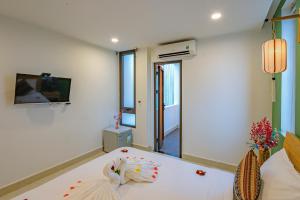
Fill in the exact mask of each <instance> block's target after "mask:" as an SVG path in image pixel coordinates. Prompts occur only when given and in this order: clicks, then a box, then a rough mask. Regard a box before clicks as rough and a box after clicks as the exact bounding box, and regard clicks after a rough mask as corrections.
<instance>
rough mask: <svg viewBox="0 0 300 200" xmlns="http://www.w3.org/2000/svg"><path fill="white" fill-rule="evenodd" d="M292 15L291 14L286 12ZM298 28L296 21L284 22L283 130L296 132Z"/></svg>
mask: <svg viewBox="0 0 300 200" xmlns="http://www.w3.org/2000/svg"><path fill="white" fill-rule="evenodd" d="M283 13H285V14H287V15H288V14H291V13H290V12H288V13H287V12H284V10H283ZM296 33H297V31H296V26H295V21H294V20H285V21H282V38H284V39H285V40H286V41H287V70H286V71H285V72H283V73H282V81H281V82H282V86H281V88H282V89H281V129H282V131H283V132H293V133H294V132H295V87H296V83H295V81H296V77H295V75H296Z"/></svg>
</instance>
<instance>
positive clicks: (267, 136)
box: [250, 117, 279, 149]
mask: <svg viewBox="0 0 300 200" xmlns="http://www.w3.org/2000/svg"><path fill="white" fill-rule="evenodd" d="M250 139H251V140H252V141H253V142H254V143H255V146H256V147H257V148H260V149H265V148H273V147H275V146H276V145H277V144H278V141H279V135H278V133H277V132H276V131H273V128H272V125H271V122H270V121H269V120H268V119H267V118H266V117H264V118H263V119H262V120H261V121H259V122H257V123H253V124H252V127H251V132H250Z"/></svg>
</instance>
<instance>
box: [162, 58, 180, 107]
mask: <svg viewBox="0 0 300 200" xmlns="http://www.w3.org/2000/svg"><path fill="white" fill-rule="evenodd" d="M163 69H164V104H165V106H172V105H178V104H179V91H180V90H179V81H180V80H179V69H180V64H179V63H169V64H164V65H163Z"/></svg>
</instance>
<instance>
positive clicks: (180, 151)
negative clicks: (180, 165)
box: [153, 60, 182, 158]
mask: <svg viewBox="0 0 300 200" xmlns="http://www.w3.org/2000/svg"><path fill="white" fill-rule="evenodd" d="M171 63H179V65H180V67H179V68H180V71H179V72H180V78H179V79H180V80H179V82H180V83H179V85H180V86H179V88H180V95H179V96H180V97H179V101H180V104H179V112H180V119H179V123H180V128H179V129H180V133H179V140H180V144H179V158H182V60H174V61H165V62H155V63H154V92H153V93H154V151H156V152H158V150H159V149H158V146H157V136H158V135H157V134H158V133H157V127H156V126H157V123H156V114H157V113H156V106H157V102H156V90H157V88H156V68H157V66H159V65H164V64H171Z"/></svg>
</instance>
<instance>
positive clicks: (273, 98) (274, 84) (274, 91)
mask: <svg viewBox="0 0 300 200" xmlns="http://www.w3.org/2000/svg"><path fill="white" fill-rule="evenodd" d="M272 102H276V79H275V75H274V74H273V76H272Z"/></svg>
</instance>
